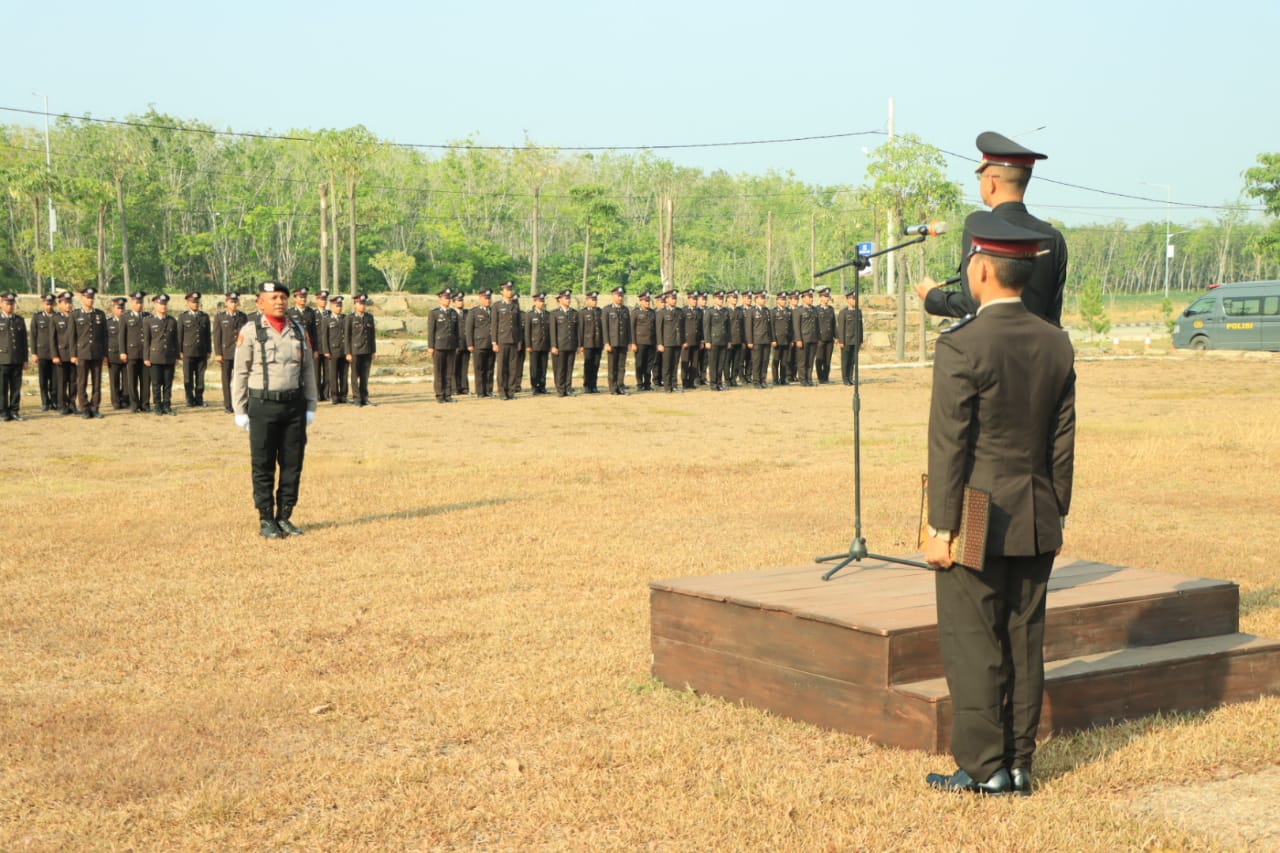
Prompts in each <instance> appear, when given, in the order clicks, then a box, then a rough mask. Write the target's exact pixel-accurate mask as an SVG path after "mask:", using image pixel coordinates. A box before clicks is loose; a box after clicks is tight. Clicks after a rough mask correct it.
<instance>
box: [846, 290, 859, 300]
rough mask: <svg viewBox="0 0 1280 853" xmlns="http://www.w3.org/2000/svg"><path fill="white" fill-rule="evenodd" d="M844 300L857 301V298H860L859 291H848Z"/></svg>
mask: <svg viewBox="0 0 1280 853" xmlns="http://www.w3.org/2000/svg"><path fill="white" fill-rule="evenodd" d="M844 298H845V299H857V298H858V291H856V290H850V291H847V292H846V293H845V295H844Z"/></svg>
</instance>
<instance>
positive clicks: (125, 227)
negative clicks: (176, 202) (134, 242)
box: [114, 173, 133, 293]
mask: <svg viewBox="0 0 1280 853" xmlns="http://www.w3.org/2000/svg"><path fill="white" fill-rule="evenodd" d="M114 177H115V184H116V212H117V213H118V214H119V215H120V270H121V272H122V273H123V274H124V292H125V293H130V292H132V290H133V285H132V284H130V281H129V223H128V222H127V221H126V220H125V214H124V177H123V176H122V175H120V174H119V173H117V174H116V175H115V176H114Z"/></svg>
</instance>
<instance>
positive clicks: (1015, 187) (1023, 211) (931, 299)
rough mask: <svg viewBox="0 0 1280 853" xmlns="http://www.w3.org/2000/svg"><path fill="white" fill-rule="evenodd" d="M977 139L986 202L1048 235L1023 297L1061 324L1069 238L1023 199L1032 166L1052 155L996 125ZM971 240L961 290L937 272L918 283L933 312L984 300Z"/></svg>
mask: <svg viewBox="0 0 1280 853" xmlns="http://www.w3.org/2000/svg"><path fill="white" fill-rule="evenodd" d="M976 144H977V146H978V150H979V151H980V152H982V162H981V163H979V164H978V168H977V169H976V170H975V171H976V172H977V174H978V193H979V195H980V196H981V197H982V203H983V204H985V205H986V206H987V207H989V208H991V212H992V213H994V214H995V215H996V216H998V217H1000V218H1001V219H1003V220H1004V221H1005V222H1008V223H1010V224H1013V225H1016V226H1018V227H1019V228H1026V229H1029V230H1031V231H1036V232H1038V233H1040V234H1043V235H1044V236H1045V237H1046V238H1047V239H1046V240H1045V243H1044V246H1043V247H1042V250H1047V251H1046V252H1045V254H1043V255H1040V256H1039V257H1038V258H1036V269H1035V274H1034V275H1032V277H1031V281H1029V282H1027V286H1026V287H1024V288H1023V289H1022V301H1023V302H1025V303H1026V305H1027V310H1028V311H1030V312H1031V313H1032V314H1035V315H1037V316H1040V317H1043V318H1045V319H1046V320H1048V321H1049V322H1050V323H1053V324H1054V325H1055V326H1061V325H1062V294H1063V291H1064V289H1065V287H1066V283H1067V241H1066V240H1065V239H1064V238H1063V236H1062V233H1061V232H1060V231H1058V229H1056V228H1054V227H1053V226H1052V225H1050V224H1049V223H1048V222H1045V221H1044V220H1042V219H1037V218H1036V217H1034V216H1032V215H1031V213H1030V212H1029V211H1028V210H1027V206H1026V204H1024V203H1023V197H1024V196H1025V195H1026V191H1027V184H1028V183H1029V182H1030V181H1031V170H1032V168H1033V167H1034V166H1035V163H1036V161H1037V160H1045V159H1047V158H1048V155H1045V154H1041V153H1039V152H1038V151H1032V150H1031V149H1029V148H1024V147H1023V146H1021V145H1019V144H1018V143H1016V142H1014V141H1013V140H1012V139H1009V138H1008V137H1005V136H1001V135H1000V134H998V133H994V132H992V131H987V132H985V133H981V134H979V135H978V138H977V140H976ZM971 240H972V235H970V234H969V232H967V231H966V232H965V233H964V235H963V236H962V237H961V238H960V251H961V261H960V287H961V289H960V290H959V291H954V290H943V289H942V288H941V287H940V286H939V284H938V282H936V281H934V280H933V279H931V278H925V279H923V280H922V281H920V283H918V284H917V285H916V287H915V291H916V295H917V296H918V297H920V298H921V299H922V300H924V308H925V310H926V311H928V312H929V313H930V314H936V315H938V316H942V317H964V316H967V315H969V314H972V313H974V312H975V311H976V310H977V306H978V303H977V300H975V299H974V298H973V296H972V294H970V293H969V292H968V289H967V288H968V284H967V282H968V278H967V277H966V273H965V268H966V266H967V265H968V262H969V254H968V252H969V246H970V243H971Z"/></svg>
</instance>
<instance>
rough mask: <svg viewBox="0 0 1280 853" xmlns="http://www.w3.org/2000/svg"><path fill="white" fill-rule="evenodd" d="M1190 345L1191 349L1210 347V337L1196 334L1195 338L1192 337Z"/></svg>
mask: <svg viewBox="0 0 1280 853" xmlns="http://www.w3.org/2000/svg"><path fill="white" fill-rule="evenodd" d="M1190 347H1191V349H1208V348H1209V339H1208V338H1206V337H1205V336H1204V335H1196V336H1195V337H1194V338H1192V339H1191V344H1190Z"/></svg>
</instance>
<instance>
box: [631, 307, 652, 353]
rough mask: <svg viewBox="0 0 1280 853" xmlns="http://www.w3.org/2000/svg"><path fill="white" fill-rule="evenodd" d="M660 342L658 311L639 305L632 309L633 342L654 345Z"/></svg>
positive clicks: (641, 344) (640, 344)
mask: <svg viewBox="0 0 1280 853" xmlns="http://www.w3.org/2000/svg"><path fill="white" fill-rule="evenodd" d="M657 342H658V312H657V311H655V310H654V309H652V308H642V307H640V306H639V305H637V306H636V307H635V309H634V310H632V311H631V343H633V344H637V345H639V346H653V345H654V344H656V343H657Z"/></svg>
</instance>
